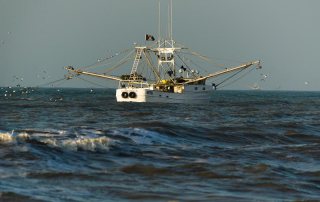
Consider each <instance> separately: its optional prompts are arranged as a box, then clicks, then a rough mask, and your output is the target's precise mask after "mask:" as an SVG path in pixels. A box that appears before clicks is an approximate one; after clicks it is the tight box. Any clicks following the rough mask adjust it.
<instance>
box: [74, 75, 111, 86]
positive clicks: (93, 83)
mask: <svg viewBox="0 0 320 202" xmlns="http://www.w3.org/2000/svg"><path fill="white" fill-rule="evenodd" d="M76 78H77V79H81V80H83V81H85V82H88V83H90V84H92V85H95V86H99V87H103V88H105V86H103V85H100V84H97V83H95V82H92V81H89V80H86V79H84V78H81V77H76Z"/></svg>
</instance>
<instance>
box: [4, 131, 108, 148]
mask: <svg viewBox="0 0 320 202" xmlns="http://www.w3.org/2000/svg"><path fill="white" fill-rule="evenodd" d="M57 134H59V133H48V132H45V131H44V132H43V133H41V132H40V131H33V132H31V134H28V133H27V132H22V133H15V132H11V133H9V132H0V144H21V143H31V144H35V145H39V144H41V145H47V146H48V147H51V148H59V149H64V150H70V151H78V150H84V151H100V150H109V146H110V143H111V142H112V140H111V139H110V138H108V137H105V136H102V137H86V136H80V137H76V138H70V137H65V136H58V135H57Z"/></svg>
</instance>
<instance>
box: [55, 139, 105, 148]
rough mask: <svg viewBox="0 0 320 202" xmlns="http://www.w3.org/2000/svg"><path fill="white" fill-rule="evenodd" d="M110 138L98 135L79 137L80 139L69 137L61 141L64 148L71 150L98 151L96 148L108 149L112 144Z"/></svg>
mask: <svg viewBox="0 0 320 202" xmlns="http://www.w3.org/2000/svg"><path fill="white" fill-rule="evenodd" d="M110 141H111V140H110V138H107V137H97V138H78V139H68V140H64V141H62V142H61V144H60V145H61V146H62V147H63V148H66V149H69V150H73V151H76V150H79V149H80V150H86V151H96V150H108V149H109V144H110Z"/></svg>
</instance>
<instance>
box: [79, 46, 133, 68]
mask: <svg viewBox="0 0 320 202" xmlns="http://www.w3.org/2000/svg"><path fill="white" fill-rule="evenodd" d="M131 49H132V48H127V49H125V50H123V51H120V52H118V53H115V54H114V55H111V56H109V57H106V58H104V59H102V60H101V61H99V62H97V63H94V64H91V65H88V66H84V67H80V68H78V69H89V68H94V67H98V66H101V65H106V64H108V63H104V62H105V61H107V60H109V59H112V58H114V57H116V56H118V55H121V54H123V53H126V52H128V51H129V50H131Z"/></svg>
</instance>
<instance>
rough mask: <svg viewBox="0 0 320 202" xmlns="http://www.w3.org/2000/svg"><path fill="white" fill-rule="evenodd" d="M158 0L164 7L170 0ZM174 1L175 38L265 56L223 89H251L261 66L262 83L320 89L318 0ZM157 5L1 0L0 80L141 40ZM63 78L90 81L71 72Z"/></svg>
mask: <svg viewBox="0 0 320 202" xmlns="http://www.w3.org/2000/svg"><path fill="white" fill-rule="evenodd" d="M161 2H162V5H163V7H164V8H165V6H166V5H165V4H166V3H167V0H161ZM173 4H174V8H173V11H174V13H173V36H174V38H175V40H176V41H178V42H179V43H182V44H184V45H186V46H187V47H190V48H191V49H192V50H195V51H197V52H200V53H202V54H204V55H206V56H210V57H212V58H216V59H217V60H219V59H221V60H220V62H224V61H243V62H246V61H250V60H255V59H261V60H262V62H263V69H262V70H261V71H260V72H259V73H254V74H252V75H250V74H249V75H248V76H247V77H245V78H243V79H242V80H241V81H239V82H237V83H236V84H233V85H231V86H229V87H228V88H227V89H249V87H248V86H249V85H252V84H253V83H255V82H257V81H259V75H260V74H265V75H268V78H267V79H266V80H265V81H264V82H260V81H259V82H260V83H259V85H261V87H262V88H263V89H265V90H315V91H319V90H320V65H319V62H318V61H319V59H320V22H319V21H320V12H319V8H320V1H319V0H173ZM157 6H158V1H157V0H0V70H1V73H0V86H13V85H17V84H18V83H19V84H21V85H23V86H37V85H40V84H43V83H46V82H49V81H51V80H56V79H59V78H62V77H63V76H64V74H66V71H65V70H64V69H63V67H64V66H67V65H73V66H75V67H81V66H85V65H88V64H92V63H95V62H96V60H97V58H99V57H103V56H104V55H106V53H107V52H110V51H115V52H116V51H119V50H123V49H125V48H128V47H133V43H134V42H137V43H141V44H144V34H146V33H151V34H153V35H155V36H156V35H157V27H158V25H157V18H158V14H157ZM163 14H164V15H165V12H164V13H163ZM222 59H224V60H222ZM226 64H228V62H226ZM231 64H235V63H231ZM208 71H210V70H208ZM21 78H23V79H21ZM101 82H102V83H103V82H104V81H101ZM61 85H62V86H65V87H68V86H69V87H70V86H73V87H75V86H76V87H92V86H90V85H88V84H87V83H83V82H81V81H72V80H71V81H68V82H64V83H63V84H61ZM104 85H106V86H109V87H115V86H117V84H114V83H113V84H112V83H111V84H110V85H109V83H106V82H105V83H104ZM93 87H94V86H93Z"/></svg>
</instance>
